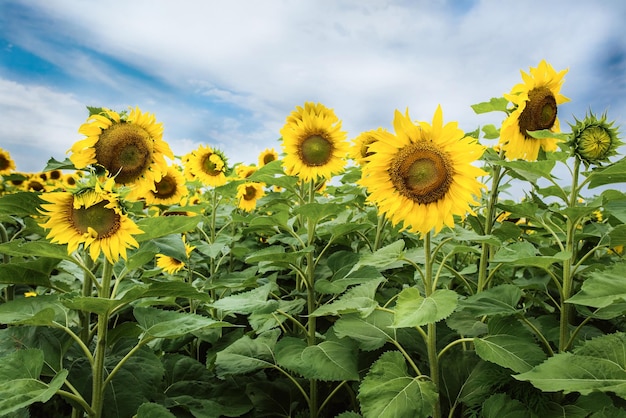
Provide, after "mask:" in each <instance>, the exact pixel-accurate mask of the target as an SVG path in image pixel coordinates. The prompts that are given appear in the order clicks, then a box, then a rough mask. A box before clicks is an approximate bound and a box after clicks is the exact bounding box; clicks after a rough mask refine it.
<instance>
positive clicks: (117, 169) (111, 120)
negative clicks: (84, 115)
mask: <svg viewBox="0 0 626 418" xmlns="http://www.w3.org/2000/svg"><path fill="white" fill-rule="evenodd" d="M78 132H79V133H81V134H83V135H85V136H87V138H85V139H82V140H80V141H77V142H76V143H75V144H74V145H73V146H72V147H71V148H70V149H69V151H68V152H70V151H71V152H72V155H71V156H70V160H71V161H72V163H74V166H75V167H76V168H78V169H81V168H85V167H87V166H89V165H100V166H102V167H104V168H105V169H106V170H107V171H108V172H109V173H110V174H111V175H112V176H114V177H115V182H116V183H118V184H124V185H132V184H138V183H147V184H148V185H152V184H154V182H156V181H159V180H161V177H162V176H163V175H164V174H165V173H166V172H167V162H166V161H165V157H169V158H171V159H173V158H174V154H173V153H172V150H171V149H170V146H169V145H168V144H167V142H165V141H163V124H162V123H157V122H156V118H155V116H154V115H153V114H151V113H142V112H141V110H140V109H139V108H138V107H136V108H135V109H131V111H130V113H129V114H128V116H125V118H122V117H121V116H120V114H119V113H117V112H115V111H112V110H109V109H103V111H102V113H99V114H94V115H91V116H90V117H89V119H87V122H86V123H84V124H83V125H81V127H80V128H79V130H78Z"/></svg>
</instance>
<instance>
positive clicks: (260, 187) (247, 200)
mask: <svg viewBox="0 0 626 418" xmlns="http://www.w3.org/2000/svg"><path fill="white" fill-rule="evenodd" d="M264 187H265V183H256V182H246V183H243V184H240V185H239V186H237V200H238V202H239V203H238V205H237V206H238V207H239V208H240V209H243V210H245V211H246V212H252V211H253V210H254V208H256V203H257V201H258V200H259V199H260V198H262V197H263V196H265V189H264Z"/></svg>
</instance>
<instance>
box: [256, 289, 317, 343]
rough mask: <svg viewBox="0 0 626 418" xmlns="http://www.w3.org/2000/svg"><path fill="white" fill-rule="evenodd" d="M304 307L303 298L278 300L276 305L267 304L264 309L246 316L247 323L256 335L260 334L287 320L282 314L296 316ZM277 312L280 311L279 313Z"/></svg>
mask: <svg viewBox="0 0 626 418" xmlns="http://www.w3.org/2000/svg"><path fill="white" fill-rule="evenodd" d="M272 302H274V301H272ZM305 305H306V300H305V299H304V298H300V299H293V300H282V299H279V300H278V301H277V303H268V304H267V306H266V307H265V308H262V309H259V310H256V311H255V312H254V313H252V314H250V315H249V316H248V322H250V326H251V327H252V329H253V330H254V331H255V332H256V333H257V334H260V333H262V332H265V331H269V330H270V329H273V328H276V327H279V326H280V325H281V324H282V323H283V322H285V321H286V320H287V319H288V318H287V316H285V315H284V314H289V315H291V316H295V315H298V314H299V313H300V312H302V310H303V309H304V306H305ZM277 311H280V313H278V312H277Z"/></svg>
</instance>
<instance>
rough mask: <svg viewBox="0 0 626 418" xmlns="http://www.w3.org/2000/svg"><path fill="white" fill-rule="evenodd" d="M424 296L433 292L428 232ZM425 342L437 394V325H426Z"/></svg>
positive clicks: (437, 407)
mask: <svg viewBox="0 0 626 418" xmlns="http://www.w3.org/2000/svg"><path fill="white" fill-rule="evenodd" d="M424 260H425V261H424V294H425V296H426V297H429V296H430V295H432V294H433V292H434V291H435V289H434V280H433V260H432V254H431V249H430V232H428V233H427V234H426V235H424ZM426 333H427V336H428V337H427V341H426V349H427V352H428V364H429V366H430V379H431V380H432V382H433V383H434V384H435V388H437V392H439V356H438V355H437V324H435V323H434V322H433V323H429V324H428V325H427V330H426ZM433 417H434V418H440V417H441V405H440V403H439V401H437V402H435V407H434V412H433Z"/></svg>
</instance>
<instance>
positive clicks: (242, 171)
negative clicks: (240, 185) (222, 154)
mask: <svg viewBox="0 0 626 418" xmlns="http://www.w3.org/2000/svg"><path fill="white" fill-rule="evenodd" d="M255 171H257V167H255V166H253V165H244V164H239V165H238V166H237V167H235V174H237V177H238V178H240V179H242V180H243V179H247V178H248V177H250V176H251V175H252V174H253V173H254V172H255Z"/></svg>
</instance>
